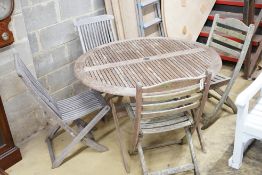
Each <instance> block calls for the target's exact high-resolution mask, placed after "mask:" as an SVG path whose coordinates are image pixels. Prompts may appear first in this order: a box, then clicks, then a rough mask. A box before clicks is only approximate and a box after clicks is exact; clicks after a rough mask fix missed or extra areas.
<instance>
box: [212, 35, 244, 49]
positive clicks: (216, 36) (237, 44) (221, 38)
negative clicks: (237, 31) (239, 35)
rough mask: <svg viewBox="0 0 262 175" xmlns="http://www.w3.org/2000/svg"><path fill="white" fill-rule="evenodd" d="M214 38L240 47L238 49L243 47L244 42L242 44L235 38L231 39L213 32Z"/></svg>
mask: <svg viewBox="0 0 262 175" xmlns="http://www.w3.org/2000/svg"><path fill="white" fill-rule="evenodd" d="M213 39H215V40H217V41H221V42H223V43H225V44H228V45H230V46H233V47H235V48H238V49H242V48H243V44H241V43H239V42H236V41H234V40H231V39H229V38H226V37H223V36H220V35H217V34H215V33H214V34H213Z"/></svg>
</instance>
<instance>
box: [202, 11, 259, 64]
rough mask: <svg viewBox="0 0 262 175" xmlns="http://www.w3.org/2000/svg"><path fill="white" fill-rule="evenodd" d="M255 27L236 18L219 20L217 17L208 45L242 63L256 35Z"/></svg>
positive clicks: (216, 16)
mask: <svg viewBox="0 0 262 175" xmlns="http://www.w3.org/2000/svg"><path fill="white" fill-rule="evenodd" d="M254 29H255V27H254V25H253V24H251V25H250V26H247V25H245V24H244V23H243V22H242V21H240V20H238V19H234V18H225V19H222V18H219V15H218V14H217V15H215V18H214V21H213V25H212V28H211V31H210V35H209V38H208V41H207V45H208V46H210V47H213V48H215V49H217V50H219V51H222V52H224V53H226V54H228V55H230V56H233V57H235V58H237V59H238V61H240V62H242V61H243V60H244V59H245V57H246V54H247V51H248V48H249V45H250V43H251V39H252V37H253V33H254Z"/></svg>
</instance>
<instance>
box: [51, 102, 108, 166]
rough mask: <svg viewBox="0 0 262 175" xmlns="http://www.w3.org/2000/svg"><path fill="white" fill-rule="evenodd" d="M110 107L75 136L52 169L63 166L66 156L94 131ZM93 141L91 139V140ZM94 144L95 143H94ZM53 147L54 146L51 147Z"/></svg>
mask: <svg viewBox="0 0 262 175" xmlns="http://www.w3.org/2000/svg"><path fill="white" fill-rule="evenodd" d="M109 109H110V107H109V106H105V107H104V108H103V109H102V110H101V111H100V112H99V113H98V114H97V115H96V116H95V117H94V118H93V119H92V120H91V121H90V122H89V123H88V125H87V126H86V127H85V128H84V129H83V130H82V131H81V132H80V133H78V135H76V136H75V138H74V139H73V141H72V142H71V143H70V144H69V145H68V146H66V147H65V148H64V150H63V151H62V153H61V154H60V155H59V156H58V157H57V158H55V159H54V161H53V165H52V168H56V167H58V166H60V165H61V164H62V162H63V161H64V159H65V158H66V156H67V155H68V154H69V153H70V151H71V150H72V148H73V147H74V146H75V145H76V144H77V143H78V142H80V141H81V140H82V139H83V138H84V137H85V136H86V134H87V133H88V132H90V131H91V130H92V128H93V127H94V126H95V125H96V124H97V123H98V122H99V121H100V120H101V119H102V118H103V117H104V116H105V114H106V113H107V112H108V111H109ZM90 140H91V139H90ZM93 142H94V141H93ZM51 146H52V145H51Z"/></svg>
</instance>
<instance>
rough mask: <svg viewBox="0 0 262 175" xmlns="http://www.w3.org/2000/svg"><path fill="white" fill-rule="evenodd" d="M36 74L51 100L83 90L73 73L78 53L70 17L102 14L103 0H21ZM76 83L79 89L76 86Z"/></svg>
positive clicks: (103, 10) (78, 48)
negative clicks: (51, 97)
mask: <svg viewBox="0 0 262 175" xmlns="http://www.w3.org/2000/svg"><path fill="white" fill-rule="evenodd" d="M22 9H23V14H24V16H25V25H26V28H27V32H28V38H29V42H30V46H31V51H32V54H33V61H34V65H35V70H36V75H37V77H38V79H39V80H40V82H41V83H42V84H43V85H44V86H45V87H46V89H47V90H48V91H49V93H50V94H51V95H52V96H53V97H54V98H55V99H63V98H65V97H70V96H72V95H74V94H76V93H79V91H82V90H83V89H85V88H84V87H83V86H80V85H81V84H80V83H79V81H77V79H76V78H75V76H74V71H73V68H74V61H75V60H76V58H78V57H79V56H80V55H81V54H82V49H81V45H80V41H79V37H78V33H77V32H76V31H75V29H74V26H73V20H74V19H76V18H78V17H81V16H86V15H88V16H93V15H98V14H103V13H104V12H105V9H104V1H103V0H22ZM78 86H80V87H81V88H79V87H78Z"/></svg>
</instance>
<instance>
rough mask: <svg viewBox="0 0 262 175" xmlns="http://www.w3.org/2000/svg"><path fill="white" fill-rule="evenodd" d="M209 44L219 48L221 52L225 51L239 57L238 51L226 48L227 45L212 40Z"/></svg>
mask: <svg viewBox="0 0 262 175" xmlns="http://www.w3.org/2000/svg"><path fill="white" fill-rule="evenodd" d="M210 46H211V47H215V48H216V49H218V50H221V51H223V52H226V53H228V54H230V55H232V56H235V57H236V58H239V56H240V53H239V52H238V51H235V50H233V49H229V48H227V47H225V46H223V45H221V44H218V43H215V42H214V41H211V42H210Z"/></svg>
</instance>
